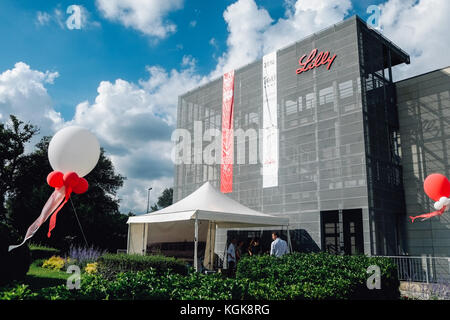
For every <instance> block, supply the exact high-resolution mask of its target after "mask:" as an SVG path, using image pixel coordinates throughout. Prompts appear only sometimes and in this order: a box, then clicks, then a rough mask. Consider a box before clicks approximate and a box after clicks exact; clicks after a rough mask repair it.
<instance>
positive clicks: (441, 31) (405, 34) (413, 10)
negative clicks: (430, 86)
mask: <svg viewBox="0 0 450 320" xmlns="http://www.w3.org/2000/svg"><path fill="white" fill-rule="evenodd" d="M449 12H450V1H448V0H426V1H425V0H420V1H417V0H389V1H387V2H386V3H385V4H383V5H381V17H380V24H381V26H382V27H383V34H384V35H385V36H386V37H387V38H389V39H390V40H392V41H393V42H394V43H395V44H396V45H398V46H399V47H400V48H402V49H403V50H405V51H406V52H407V53H408V54H409V55H410V57H411V64H410V65H401V66H398V67H396V68H395V69H396V70H395V72H394V73H393V74H394V76H395V78H394V80H400V79H403V78H406V77H411V76H415V75H418V74H421V73H424V72H428V71H432V70H435V69H438V68H443V67H446V66H448V65H450V56H449V55H448V52H450V41H449V30H450V20H449V19H448V13H449Z"/></svg>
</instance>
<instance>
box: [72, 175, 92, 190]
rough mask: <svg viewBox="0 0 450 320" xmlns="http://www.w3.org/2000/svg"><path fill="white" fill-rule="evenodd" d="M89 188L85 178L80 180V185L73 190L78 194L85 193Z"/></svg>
mask: <svg viewBox="0 0 450 320" xmlns="http://www.w3.org/2000/svg"><path fill="white" fill-rule="evenodd" d="M88 188H89V184H88V182H87V180H86V179H85V178H79V180H78V184H77V185H76V186H75V187H74V188H73V190H72V191H73V192H75V193H76V194H81V193H85V192H86V191H87V190H88Z"/></svg>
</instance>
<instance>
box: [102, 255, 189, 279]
mask: <svg viewBox="0 0 450 320" xmlns="http://www.w3.org/2000/svg"><path fill="white" fill-rule="evenodd" d="M97 262H98V272H99V274H101V275H102V276H103V277H105V278H107V279H111V278H113V277H115V276H116V275H117V274H118V273H120V272H127V271H143V270H148V269H150V268H153V269H155V272H156V273H157V274H162V273H164V272H166V271H167V270H170V271H172V272H173V273H177V274H181V275H186V274H187V272H188V268H187V266H186V263H185V262H184V261H182V260H179V259H175V258H170V257H165V256H162V255H149V256H142V255H137V254H132V255H128V254H110V253H108V254H104V255H102V256H101V257H100V258H99V259H98V261H97Z"/></svg>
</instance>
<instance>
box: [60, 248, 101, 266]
mask: <svg viewBox="0 0 450 320" xmlns="http://www.w3.org/2000/svg"><path fill="white" fill-rule="evenodd" d="M105 253H106V251H105V250H102V249H99V248H95V247H94V246H90V247H82V246H70V248H69V253H68V256H69V257H70V259H71V260H73V263H75V264H76V265H78V266H79V267H81V268H84V267H85V266H86V265H87V264H88V263H92V262H96V261H97V259H98V258H99V257H100V256H101V255H103V254H105Z"/></svg>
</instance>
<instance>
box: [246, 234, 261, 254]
mask: <svg viewBox="0 0 450 320" xmlns="http://www.w3.org/2000/svg"><path fill="white" fill-rule="evenodd" d="M247 251H248V254H249V255H250V256H253V255H258V254H260V253H261V246H260V245H259V239H258V238H253V239H252V241H250V245H249V247H248V250H247Z"/></svg>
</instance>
